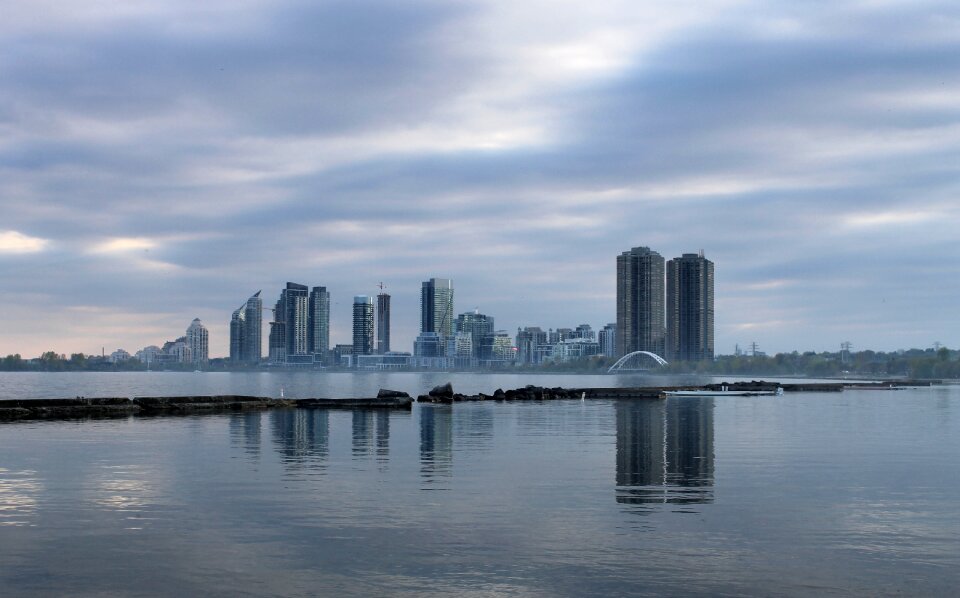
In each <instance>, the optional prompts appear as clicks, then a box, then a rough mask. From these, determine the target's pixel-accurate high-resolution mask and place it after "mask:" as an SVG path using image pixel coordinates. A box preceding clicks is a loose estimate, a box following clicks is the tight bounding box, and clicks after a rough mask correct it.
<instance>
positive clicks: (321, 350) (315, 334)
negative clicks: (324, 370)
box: [307, 287, 330, 363]
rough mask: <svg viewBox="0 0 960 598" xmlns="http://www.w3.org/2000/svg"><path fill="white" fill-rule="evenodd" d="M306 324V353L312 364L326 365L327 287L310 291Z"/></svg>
mask: <svg viewBox="0 0 960 598" xmlns="http://www.w3.org/2000/svg"><path fill="white" fill-rule="evenodd" d="M308 311H309V317H308V322H307V353H310V354H312V355H313V360H314V362H318V363H326V362H327V353H328V352H329V350H330V293H329V292H327V287H313V289H311V290H310V298H309V305H308Z"/></svg>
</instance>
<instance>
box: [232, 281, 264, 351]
mask: <svg viewBox="0 0 960 598" xmlns="http://www.w3.org/2000/svg"><path fill="white" fill-rule="evenodd" d="M262 312H263V300H261V299H260V291H257V292H256V293H254V294H253V295H252V296H251V297H250V298H249V299H247V301H246V303H244V304H243V305H241V306H240V307H239V308H237V309H236V310H235V311H234V312H233V316H232V317H231V318H230V361H231V362H233V363H249V364H254V365H255V364H258V363H260V358H261V356H262V350H263V349H262V347H263V345H262V340H261V338H262V331H261V327H262V326H263V320H262V315H261V313H262Z"/></svg>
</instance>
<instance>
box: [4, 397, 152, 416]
mask: <svg viewBox="0 0 960 598" xmlns="http://www.w3.org/2000/svg"><path fill="white" fill-rule="evenodd" d="M138 411H140V407H139V406H138V405H135V404H134V403H132V402H131V401H130V399H128V398H125V397H99V398H92V399H87V398H85V397H76V398H73V399H26V400H2V401H0V420H16V419H70V418H78V417H126V416H128V415H130V414H133V413H136V412H138Z"/></svg>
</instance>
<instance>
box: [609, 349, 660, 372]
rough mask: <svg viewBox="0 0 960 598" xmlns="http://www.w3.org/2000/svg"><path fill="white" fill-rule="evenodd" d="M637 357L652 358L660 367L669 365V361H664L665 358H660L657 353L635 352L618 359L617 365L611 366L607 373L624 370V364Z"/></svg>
mask: <svg viewBox="0 0 960 598" xmlns="http://www.w3.org/2000/svg"><path fill="white" fill-rule="evenodd" d="M637 355H646V356H647V357H650V358H652V359H653V360H654V361H656V362H657V364H658V365H661V366H664V365H667V360H666V359H664V358H663V357H660V356H659V355H657V354H656V353H651V352H650V351H634V352H633V353H627V354H626V355H624V356H623V357H621V358H620V359H618V360H617V363H615V364H613V365H611V366H610V369H609V370H607V373H610V372H617V371H620V370H621V369H622V368H623V364H625V363H627V362H628V361H630V359H632V358H634V357H636V356H637Z"/></svg>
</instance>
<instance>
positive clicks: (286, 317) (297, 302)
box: [277, 282, 313, 364]
mask: <svg viewBox="0 0 960 598" xmlns="http://www.w3.org/2000/svg"><path fill="white" fill-rule="evenodd" d="M308 307H309V295H308V289H307V287H306V286H305V285H302V284H297V283H295V282H288V283H287V286H286V288H284V289H283V291H282V292H281V293H280V302H279V303H278V304H277V308H278V310H281V311H282V312H283V323H284V330H285V340H286V342H285V349H286V362H287V363H299V364H305V363H312V362H313V355H311V354H310V352H309V351H307V330H308V328H309V327H308V325H307V324H308V322H309V313H310V312H309V309H308ZM278 317H279V314H278Z"/></svg>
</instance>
